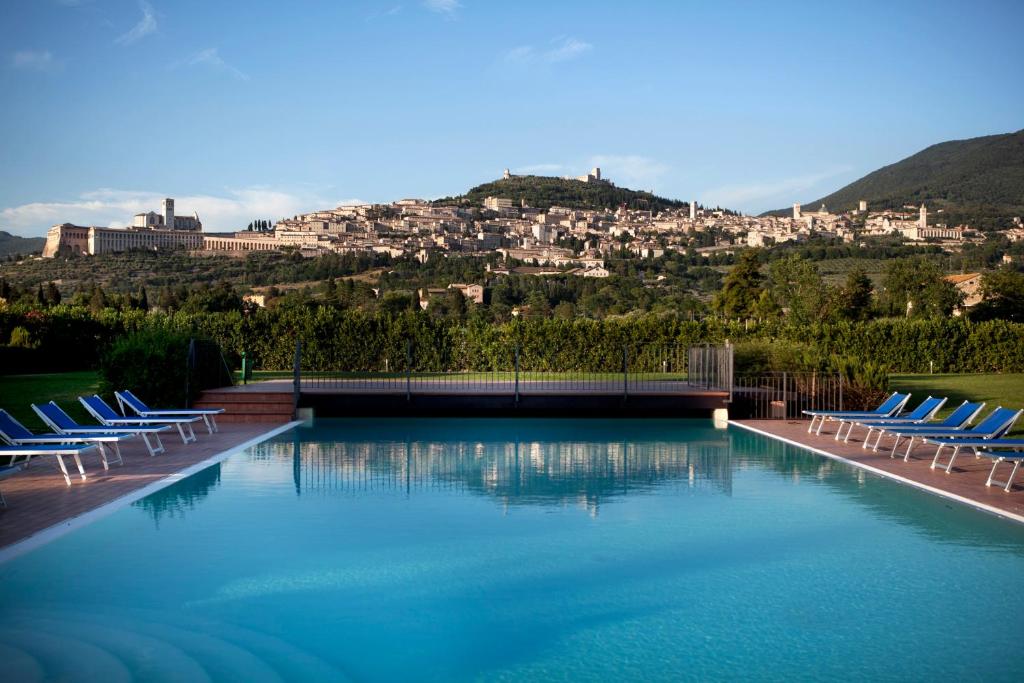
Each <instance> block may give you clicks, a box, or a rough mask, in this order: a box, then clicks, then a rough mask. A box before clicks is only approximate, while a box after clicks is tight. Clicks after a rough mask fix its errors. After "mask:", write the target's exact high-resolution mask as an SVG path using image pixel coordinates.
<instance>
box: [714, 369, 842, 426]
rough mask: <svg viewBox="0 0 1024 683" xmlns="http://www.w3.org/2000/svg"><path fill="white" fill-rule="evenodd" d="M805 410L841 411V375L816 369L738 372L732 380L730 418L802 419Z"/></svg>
mask: <svg viewBox="0 0 1024 683" xmlns="http://www.w3.org/2000/svg"><path fill="white" fill-rule="evenodd" d="M804 410H844V401H843V378H842V376H841V375H837V374H828V373H818V372H776V373H767V374H756V375H747V374H739V375H736V376H735V378H734V379H733V389H732V405H731V406H730V407H729V413H730V417H734V418H738V419H753V420H795V419H803V418H804V417H805V416H804V415H803V411H804Z"/></svg>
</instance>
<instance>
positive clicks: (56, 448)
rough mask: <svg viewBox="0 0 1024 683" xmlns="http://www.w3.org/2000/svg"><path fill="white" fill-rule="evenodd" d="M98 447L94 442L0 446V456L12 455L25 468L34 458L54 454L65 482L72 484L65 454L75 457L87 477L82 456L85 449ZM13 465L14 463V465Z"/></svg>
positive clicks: (81, 472) (19, 466)
mask: <svg viewBox="0 0 1024 683" xmlns="http://www.w3.org/2000/svg"><path fill="white" fill-rule="evenodd" d="M93 448H96V446H95V445H93V444H91V443H90V444H64V445H57V444H51V445H36V446H31V445H30V446H0V458H2V457H10V458H11V459H12V460H14V461H15V463H14V464H15V465H16V466H18V468H19V469H20V468H23V467H25V466H26V465H28V463H29V461H31V460H32V458H38V457H41V456H44V455H52V456H54V457H55V458H57V465H58V466H59V467H60V471H61V474H63V475H64V483H66V484H67V485H68V486H71V476H70V475H69V474H68V468H67V466H66V465H65V464H64V456H66V455H70V456H71V457H72V458H74V459H75V464H76V465H78V473H79V474H80V475H81V476H82V479H85V468H84V467H82V458H81V457H80V456H81V454H82V453H83V452H84V451H88V450H91V449H93ZM12 466H13V465H12ZM8 474H14V472H8Z"/></svg>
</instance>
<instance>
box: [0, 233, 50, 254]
mask: <svg viewBox="0 0 1024 683" xmlns="http://www.w3.org/2000/svg"><path fill="white" fill-rule="evenodd" d="M44 244H46V238H45V237H18V236H17V235H12V234H11V233H9V232H4V231H3V230H0V257H2V256H10V255H11V254H31V253H33V252H36V251H42V250H43V245H44Z"/></svg>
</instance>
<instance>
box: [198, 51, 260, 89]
mask: <svg viewBox="0 0 1024 683" xmlns="http://www.w3.org/2000/svg"><path fill="white" fill-rule="evenodd" d="M185 65H186V66H203V67H207V68H210V69H213V70H214V71H220V72H221V73H225V74H228V75H229V76H231V77H233V78H237V79H238V80H240V81H247V80H249V76H248V75H247V74H245V73H243V72H242V71H241V70H239V69H238V68H236V67H234V66H232V65H231V64H228V63H227V62H225V61H224V58H223V57H221V56H220V52H218V50H217V48H215V47H208V48H206V49H204V50H200V51H199V52H197V53H195V54H194V55H192V56H191V57H189V58H188V59H187V60H186V61H185Z"/></svg>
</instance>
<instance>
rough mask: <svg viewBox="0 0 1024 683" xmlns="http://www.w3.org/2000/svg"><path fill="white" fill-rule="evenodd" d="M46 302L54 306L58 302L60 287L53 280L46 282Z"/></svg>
mask: <svg viewBox="0 0 1024 683" xmlns="http://www.w3.org/2000/svg"><path fill="white" fill-rule="evenodd" d="M46 302H47V303H48V304H50V305H51V306H56V305H58V304H59V303H60V289H58V288H57V285H56V284H55V283H54V282H53V281H50V282H47V283H46Z"/></svg>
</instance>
